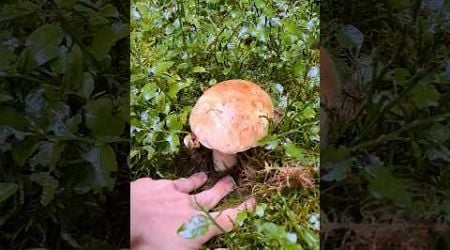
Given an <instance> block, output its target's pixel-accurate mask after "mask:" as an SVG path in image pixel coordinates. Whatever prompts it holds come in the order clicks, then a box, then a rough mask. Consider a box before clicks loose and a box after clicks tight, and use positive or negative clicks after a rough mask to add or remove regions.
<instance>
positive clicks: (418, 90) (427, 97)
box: [411, 83, 440, 108]
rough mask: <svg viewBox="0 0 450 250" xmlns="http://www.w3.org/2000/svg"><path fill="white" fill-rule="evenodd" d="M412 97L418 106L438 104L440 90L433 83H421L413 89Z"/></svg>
mask: <svg viewBox="0 0 450 250" xmlns="http://www.w3.org/2000/svg"><path fill="white" fill-rule="evenodd" d="M411 94H412V98H413V101H414V103H415V104H416V106H417V107H418V108H426V107H432V106H437V105H438V100H439V98H440V94H439V92H438V91H437V90H436V88H435V87H434V85H432V84H431V83H420V84H418V85H417V86H416V87H414V88H413V89H412V90H411Z"/></svg>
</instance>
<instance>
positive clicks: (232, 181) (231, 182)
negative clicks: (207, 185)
mask: <svg viewBox="0 0 450 250" xmlns="http://www.w3.org/2000/svg"><path fill="white" fill-rule="evenodd" d="M223 181H224V182H225V183H227V184H229V185H230V186H231V187H234V186H236V182H235V181H234V179H233V177H231V176H229V175H228V176H226V177H223Z"/></svg>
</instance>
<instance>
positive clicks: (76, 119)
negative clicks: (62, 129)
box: [66, 113, 81, 134]
mask: <svg viewBox="0 0 450 250" xmlns="http://www.w3.org/2000/svg"><path fill="white" fill-rule="evenodd" d="M80 124H81V113H77V114H76V115H74V116H72V117H70V118H69V119H67V121H66V126H67V129H68V130H69V131H70V132H71V133H72V134H75V133H76V132H77V131H78V127H79V126H80Z"/></svg>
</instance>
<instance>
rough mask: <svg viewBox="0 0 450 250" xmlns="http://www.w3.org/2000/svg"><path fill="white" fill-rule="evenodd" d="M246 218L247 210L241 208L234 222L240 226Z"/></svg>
mask: <svg viewBox="0 0 450 250" xmlns="http://www.w3.org/2000/svg"><path fill="white" fill-rule="evenodd" d="M247 218H248V213H247V211H245V210H243V211H240V212H239V213H238V215H237V217H236V222H237V224H238V225H239V226H240V227H241V226H243V225H244V221H245V220H246V219H247Z"/></svg>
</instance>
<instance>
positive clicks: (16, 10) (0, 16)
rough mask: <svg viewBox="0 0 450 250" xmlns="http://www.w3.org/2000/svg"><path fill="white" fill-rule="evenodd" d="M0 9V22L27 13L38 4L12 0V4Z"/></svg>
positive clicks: (35, 8)
mask: <svg viewBox="0 0 450 250" xmlns="http://www.w3.org/2000/svg"><path fill="white" fill-rule="evenodd" d="M2 7H3V8H2V10H1V11H0V22H4V21H8V20H12V19H15V18H18V17H21V16H26V15H29V14H31V13H33V12H35V11H36V10H38V9H39V7H40V6H39V5H37V4H35V3H32V2H29V1H24V2H22V1H21V2H19V1H17V2H13V4H9V5H4V6H2Z"/></svg>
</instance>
